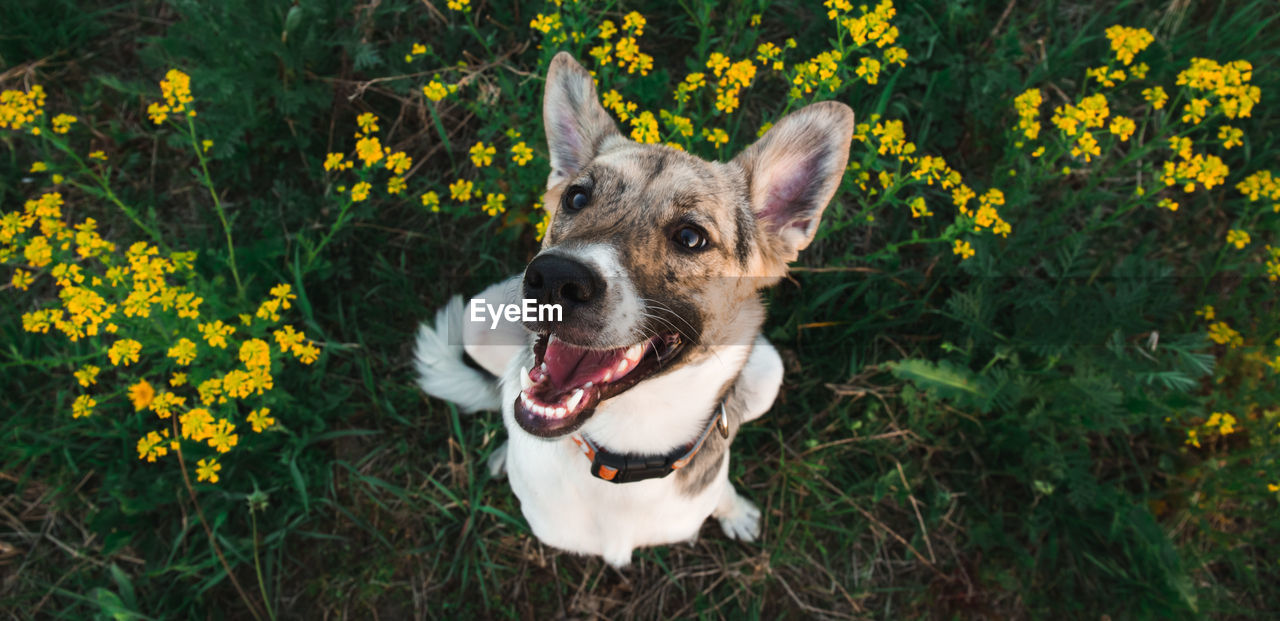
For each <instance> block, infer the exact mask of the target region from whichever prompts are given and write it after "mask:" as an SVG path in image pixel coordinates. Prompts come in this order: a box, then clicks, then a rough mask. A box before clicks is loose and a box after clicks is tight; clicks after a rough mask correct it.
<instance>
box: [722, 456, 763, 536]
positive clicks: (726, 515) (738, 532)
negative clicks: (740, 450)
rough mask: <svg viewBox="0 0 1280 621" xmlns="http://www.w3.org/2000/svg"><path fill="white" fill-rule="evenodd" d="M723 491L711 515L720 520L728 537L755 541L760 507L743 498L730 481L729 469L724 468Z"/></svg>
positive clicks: (758, 534) (757, 532) (758, 530)
mask: <svg viewBox="0 0 1280 621" xmlns="http://www.w3.org/2000/svg"><path fill="white" fill-rule="evenodd" d="M724 476H725V479H726V481H725V482H724V488H723V489H724V492H723V493H722V494H721V495H720V502H719V504H717V505H716V509H715V511H712V512H711V515H712V516H713V517H715V518H716V519H717V520H720V528H722V529H723V530H724V534H726V535H728V536H729V538H730V539H739V540H741V541H755V540H756V537H759V536H760V509H759V508H757V507H756V505H755V503H753V502H751V501H750V500H747V499H746V498H743V497H742V495H741V494H739V493H738V490H736V489H734V488H733V483H730V482H729V481H728V480H727V479H728V478H729V469H728V468H725V474H724Z"/></svg>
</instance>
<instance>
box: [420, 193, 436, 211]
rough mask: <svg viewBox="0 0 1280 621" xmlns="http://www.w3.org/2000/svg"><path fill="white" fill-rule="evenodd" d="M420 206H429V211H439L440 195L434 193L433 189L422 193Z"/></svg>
mask: <svg viewBox="0 0 1280 621" xmlns="http://www.w3.org/2000/svg"><path fill="white" fill-rule="evenodd" d="M422 206H423V207H430V208H431V211H435V212H438V211H440V195H439V194H436V193H435V191H434V190H432V191H430V192H426V193H425V194H423V195H422Z"/></svg>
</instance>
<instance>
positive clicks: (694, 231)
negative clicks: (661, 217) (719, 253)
mask: <svg viewBox="0 0 1280 621" xmlns="http://www.w3.org/2000/svg"><path fill="white" fill-rule="evenodd" d="M671 240H672V241H674V242H675V243H677V244H679V245H681V246H683V247H685V248H688V249H689V250H701V249H703V248H705V247H706V245H707V234H706V233H704V232H702V229H699V228H698V227H695V226H682V227H680V228H679V229H678V230H677V231H676V234H675V235H674V236H672V238H671Z"/></svg>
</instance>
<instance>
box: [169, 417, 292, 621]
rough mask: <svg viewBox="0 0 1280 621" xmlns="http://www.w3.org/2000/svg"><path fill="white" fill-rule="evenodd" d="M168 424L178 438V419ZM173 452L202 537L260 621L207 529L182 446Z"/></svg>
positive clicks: (259, 616) (242, 598)
mask: <svg viewBox="0 0 1280 621" xmlns="http://www.w3.org/2000/svg"><path fill="white" fill-rule="evenodd" d="M170 422H171V423H172V424H173V435H174V437H175V438H176V437H177V436H178V417H177V416H172V417H170ZM174 452H175V453H177V454H178V466H179V470H181V471H182V484H183V485H185V486H186V488H187V495H188V496H190V497H191V504H193V505H195V507H196V515H197V516H199V518H200V525H201V526H203V527H204V535H205V537H207V538H208V539H209V546H210V547H212V548H213V552H214V554H216V555H217V556H218V562H220V563H222V570H223V571H225V572H227V577H228V578H230V579H231V585H232V586H234V587H235V588H236V593H239V594H240V599H241V601H243V602H244V604H245V605H246V606H248V607H249V612H250V613H251V614H252V615H253V618H254V619H257V620H258V621H262V614H261V613H260V612H259V611H258V605H257V604H256V603H254V601H253V600H251V599H249V594H248V593H246V592H245V590H244V587H241V586H240V581H239V580H237V579H236V575H235V574H234V573H232V571H231V564H230V563H228V562H227V557H226V556H223V554H222V548H221V547H220V546H219V545H218V540H217V539H215V538H214V536H213V529H212V528H209V520H207V519H206V518H205V517H204V508H202V507H201V506H200V501H199V500H198V499H197V498H196V490H195V489H194V488H192V487H191V477H190V476H188V475H187V462H186V460H185V459H184V458H183V457H182V445H181V444H179V445H178V447H177V448H175V449H174ZM255 552H256V550H255ZM273 618H274V617H273Z"/></svg>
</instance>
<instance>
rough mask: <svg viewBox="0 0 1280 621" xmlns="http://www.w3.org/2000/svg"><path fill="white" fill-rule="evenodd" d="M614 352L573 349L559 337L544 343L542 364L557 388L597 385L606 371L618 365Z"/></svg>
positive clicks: (615, 351)
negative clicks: (544, 350)
mask: <svg viewBox="0 0 1280 621" xmlns="http://www.w3.org/2000/svg"><path fill="white" fill-rule="evenodd" d="M618 356H619V354H618V351H617V350H608V351H596V350H591V349H583V348H581V347H574V346H573V345H570V344H568V343H566V342H564V341H562V340H560V339H558V338H554V337H552V338H551V339H550V340H549V341H548V342H547V351H546V353H545V354H543V357H542V361H543V362H544V363H546V365H547V375H548V376H549V377H550V378H551V384H552V385H553V386H555V387H556V388H560V389H567V388H572V387H575V386H581V385H583V384H585V383H587V382H600V381H601V380H602V379H603V377H604V373H605V371H606V370H608V369H611V368H613V367H614V366H615V365H617V359H618Z"/></svg>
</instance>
